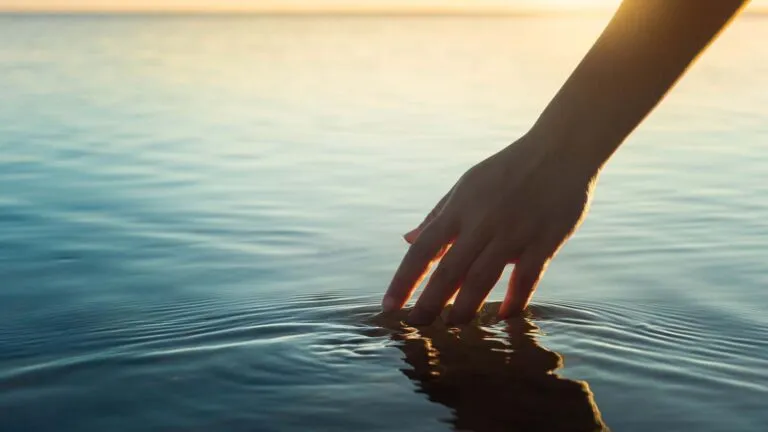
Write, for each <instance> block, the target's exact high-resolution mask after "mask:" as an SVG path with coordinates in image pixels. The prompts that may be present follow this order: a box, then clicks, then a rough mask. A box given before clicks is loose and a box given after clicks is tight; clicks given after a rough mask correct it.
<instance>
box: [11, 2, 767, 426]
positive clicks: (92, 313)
mask: <svg viewBox="0 0 768 432" xmlns="http://www.w3.org/2000/svg"><path fill="white" fill-rule="evenodd" d="M607 19H608V16H604V17H581V18H575V17H510V18H447V17H443V18H415V17H378V18H376V17H357V18H349V17H347V18H343V17H304V18H285V17H283V18H280V17H255V16H252V17H227V16H219V17H205V16H168V17H151V16H124V17H117V16H77V15H71V16H42V15H40V16H12V15H8V16H2V17H0V431H3V432H15V431H214V430H215V431H265V432H269V431H369V430H370V431H403V430H407V431H448V430H451V429H452V428H456V429H460V430H475V431H496V430H526V431H527V430H568V431H578V430H593V429H599V428H602V427H610V428H611V429H613V430H616V431H649V430H669V431H672V430H681V431H682V430H685V431H689V430H691V431H692V430H696V431H729V432H730V431H764V430H765V427H766V424H768V405H767V404H768V314H767V313H766V311H768V174H766V173H768V45H766V44H765V43H764V41H765V40H768V25H767V24H768V21H766V20H765V19H763V18H757V17H743V18H742V19H741V20H739V21H737V22H736V23H735V24H734V25H733V27H732V28H730V29H729V30H728V31H727V32H726V33H725V34H724V35H723V37H722V38H721V39H720V40H719V41H717V42H716V43H715V44H714V46H712V48H711V50H710V51H709V52H707V53H706V54H705V55H704V56H703V57H702V58H701V59H700V61H699V63H698V64H697V65H696V67H695V68H694V69H693V70H692V71H691V72H690V74H689V75H688V76H687V78H686V79H685V80H684V81H682V82H681V83H680V85H679V86H678V87H677V88H676V89H675V91H674V92H673V93H672V94H671V95H670V96H669V97H668V99H667V100H666V102H665V103H664V104H663V105H662V106H661V107H660V108H659V109H658V110H657V111H656V112H655V113H654V114H653V115H652V116H651V117H650V118H649V119H648V121H647V122H646V123H644V124H643V126H642V127H641V128H640V129H639V130H638V131H637V132H636V133H635V134H634V135H633V136H632V137H631V138H630V139H629V140H628V142H627V143H626V144H625V146H624V147H623V148H622V149H621V150H620V152H619V153H618V154H617V155H616V157H615V158H614V160H613V161H612V163H611V164H610V165H609V167H608V168H607V169H606V171H605V173H604V175H603V176H602V178H601V180H600V184H599V186H598V189H597V195H596V198H595V201H594V205H593V208H592V212H591V215H590V217H589V218H588V219H587V222H586V223H585V225H584V226H583V227H582V229H581V230H580V231H579V232H578V234H577V235H576V236H575V237H574V238H573V239H572V240H571V241H570V242H569V243H568V244H567V246H566V247H565V249H564V250H563V251H562V253H561V254H560V255H559V256H558V258H557V259H556V260H555V262H554V263H553V265H552V266H551V267H550V270H549V272H548V274H547V276H546V278H545V280H544V282H543V285H542V286H541V287H540V290H539V293H538V294H537V296H536V298H535V302H534V305H533V307H532V308H531V313H530V317H529V318H528V319H526V320H522V319H520V320H513V321H510V322H509V323H498V322H495V321H494V319H493V318H492V313H487V314H486V315H484V316H483V317H482V318H481V319H480V320H479V321H478V322H476V323H475V324H474V325H473V326H470V327H468V328H465V329H463V330H462V331H460V332H457V331H455V330H450V329H445V328H441V327H440V326H439V325H436V326H434V327H432V328H428V329H423V330H422V331H421V332H417V331H415V330H414V329H409V328H404V327H402V326H400V325H399V324H398V321H397V317H394V318H393V317H389V318H379V317H375V315H376V314H377V313H378V310H379V307H378V304H379V299H380V296H381V294H382V293H383V291H384V289H385V287H386V285H387V284H388V282H389V278H390V277H391V274H392V272H393V271H394V269H395V267H396V266H397V264H398V262H399V260H400V258H401V257H402V255H403V253H404V251H405V244H404V242H403V241H402V239H401V237H400V236H401V234H402V233H404V232H405V231H407V230H409V229H410V228H412V227H413V225H414V224H415V223H417V222H418V221H419V220H420V219H421V217H422V216H423V215H424V213H425V212H427V211H428V210H429V209H430V208H431V207H432V205H433V204H434V203H435V201H436V200H437V199H438V198H439V197H440V196H441V195H442V194H443V193H444V192H445V191H446V190H447V189H448V188H449V187H450V186H451V185H452V184H453V182H454V181H455V180H456V179H457V177H458V176H459V175H460V174H461V173H462V172H464V170H465V169H467V168H468V167H470V166H472V165H473V164H474V163H476V162H478V161H479V160H481V159H483V158H485V157H486V156H488V155H490V154H491V153H493V152H495V151H496V150H498V149H500V148H501V147H502V146H505V145H506V144H508V143H509V142H511V141H513V140H514V139H515V138H516V137H518V136H519V135H520V134H522V133H523V132H524V131H525V130H526V129H527V128H528V127H529V126H530V125H531V123H532V122H533V121H534V119H535V118H536V117H537V115H538V113H539V112H540V110H541V109H542V108H543V106H544V105H545V104H546V102H547V101H548V100H549V98H550V97H551V96H552V95H553V94H554V93H555V92H556V90H557V89H558V87H559V85H560V84H561V83H562V82H563V80H564V79H565V78H566V77H567V75H568V74H569V72H570V70H571V69H572V68H573V67H574V66H575V64H576V63H577V62H578V61H579V59H580V57H581V56H582V55H583V54H584V53H585V51H586V50H587V49H588V47H589V45H590V44H591V42H592V41H593V40H594V38H595V37H596V36H597V35H598V34H599V32H600V31H601V29H602V26H603V25H604V24H605V23H606V22H607ZM585 109H588V107H585ZM505 279H506V277H505ZM502 284H503V282H502V283H501V284H500V285H502ZM502 295H503V287H501V286H500V287H499V289H497V290H496V291H495V292H494V294H493V296H492V298H491V300H493V301H498V300H500V299H501V297H502ZM493 307H494V305H493V304H492V305H491V306H490V309H493ZM491 312H492V310H491Z"/></svg>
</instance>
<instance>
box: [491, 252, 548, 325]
mask: <svg viewBox="0 0 768 432" xmlns="http://www.w3.org/2000/svg"><path fill="white" fill-rule="evenodd" d="M551 257H552V254H551V253H549V252H548V250H547V249H543V248H535V247H531V248H529V249H527V250H526V251H525V252H523V254H522V255H521V256H520V260H519V261H518V262H517V263H516V264H515V269H514V270H513V271H512V276H511V277H510V279H509V285H508V286H507V295H506V297H505V298H504V301H503V302H502V303H501V307H500V308H499V318H501V319H506V318H509V316H511V315H513V314H517V313H520V312H522V311H523V310H525V308H526V306H528V302H530V300H531V297H533V292H534V291H535V290H536V285H538V283H539V280H541V276H542V275H543V274H544V271H545V270H546V269H547V266H548V265H549V261H550V259H551Z"/></svg>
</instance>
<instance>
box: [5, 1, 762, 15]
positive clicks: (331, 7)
mask: <svg viewBox="0 0 768 432" xmlns="http://www.w3.org/2000/svg"><path fill="white" fill-rule="evenodd" d="M619 1H620V0H0V10H21V11H34V10H42V11H52V10H58V11H73V10H93V11H106V10H109V11H115V10H122V11H125V10H131V11H227V10H248V11H276V12H313V11H352V12H356V11H361V12H365V11H406V12H407V11H432V10H435V11H467V12H471V11H485V10H487V11H498V10H508V11H526V10H553V9H554V10H568V9H585V8H588V9H594V8H600V9H602V8H605V9H611V8H613V7H615V6H616V5H617V4H618V3H619ZM765 8H768V0H753V2H752V4H751V6H750V9H752V10H756V9H760V10H762V9H765Z"/></svg>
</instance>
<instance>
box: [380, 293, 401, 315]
mask: <svg viewBox="0 0 768 432" xmlns="http://www.w3.org/2000/svg"><path fill="white" fill-rule="evenodd" d="M381 308H382V309H384V312H394V311H396V310H397V309H398V304H397V301H396V300H395V299H394V298H392V297H390V296H385V297H384V299H383V300H382V301H381Z"/></svg>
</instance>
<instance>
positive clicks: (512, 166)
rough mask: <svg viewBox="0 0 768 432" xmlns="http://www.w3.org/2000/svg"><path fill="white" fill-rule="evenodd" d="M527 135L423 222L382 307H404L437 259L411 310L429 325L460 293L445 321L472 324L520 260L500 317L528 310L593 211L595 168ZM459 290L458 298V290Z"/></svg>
mask: <svg viewBox="0 0 768 432" xmlns="http://www.w3.org/2000/svg"><path fill="white" fill-rule="evenodd" d="M555 147H556V146H554V145H552V144H551V143H549V142H547V140H546V139H544V138H533V137H530V136H525V137H523V138H521V139H520V140H518V141H517V142H515V143H514V144H512V145H510V146H509V147H506V148H505V149H503V150H502V151H500V152H499V153H496V154H495V155H493V156H491V157H490V158H488V159H486V160H484V161H482V162H480V163H479V164H477V165H475V166H474V167H472V168H471V169H469V170H468V171H467V172H466V173H465V174H464V175H463V176H462V177H461V178H460V179H459V181H458V182H457V183H456V185H454V187H453V188H452V189H451V190H450V191H449V192H448V194H447V195H445V197H443V199H442V200H440V202H439V203H438V204H437V206H436V207H435V208H434V210H432V212H430V213H429V215H428V216H427V217H426V219H425V220H424V221H423V222H422V223H421V224H420V225H419V226H418V227H417V228H416V229H414V230H412V231H411V232H409V233H407V234H406V235H405V239H406V241H408V243H410V244H411V246H410V248H409V249H408V252H407V253H406V255H405V257H404V258H403V260H402V262H401V263H400V267H399V268H398V269H397V272H396V273H395V275H394V278H393V279H392V282H391V284H390V286H389V289H388V290H387V293H386V295H385V296H384V300H383V302H382V305H383V307H384V310H385V311H393V310H397V309H400V308H402V306H403V305H404V304H405V302H407V301H408V299H409V298H410V297H411V294H412V293H413V291H414V290H415V288H416V287H417V286H418V285H419V282H420V281H421V279H422V278H423V277H424V276H425V274H426V273H427V272H428V271H429V268H430V266H431V264H432V263H434V262H436V261H438V260H440V264H439V265H438V267H437V269H436V270H435V272H434V273H433V274H432V276H431V278H430V280H429V282H428V283H427V286H426V288H425V289H424V291H423V293H422V294H421V296H420V297H419V299H418V301H417V302H416V305H415V307H414V308H413V310H412V311H411V313H410V314H409V316H408V321H409V322H410V323H411V324H414V325H426V324H429V323H431V322H432V321H433V320H434V319H435V318H436V317H437V315H439V314H440V312H441V311H442V310H443V307H444V306H445V305H446V304H447V303H448V302H449V301H450V300H451V298H453V297H454V296H456V297H455V302H454V307H453V309H452V310H451V311H450V313H449V315H448V321H449V322H450V323H454V324H462V323H466V322H469V321H470V320H471V319H472V318H473V317H474V315H475V313H476V312H477V310H478V309H479V308H480V307H481V306H482V304H483V302H484V300H485V298H486V297H487V295H488V293H489V292H490V290H491V289H492V288H493V286H494V285H495V284H496V282H498V280H499V278H501V274H502V272H503V271H504V268H505V267H506V265H507V264H515V268H514V270H513V272H512V276H511V279H510V281H509V285H508V288H507V294H506V298H505V299H504V301H503V303H502V306H501V309H500V311H499V317H500V318H506V317H508V316H509V315H511V314H513V313H518V312H520V311H522V310H524V309H525V307H526V306H527V304H528V302H529V301H530V299H531V296H532V295H533V292H534V290H535V288H536V285H537V284H538V282H539V280H540V278H541V276H542V274H543V273H544V271H545V269H546V267H547V265H548V264H549V262H550V260H551V259H552V258H553V257H554V256H555V254H556V253H557V251H558V250H559V249H560V247H561V246H562V245H563V243H564V242H565V241H566V240H567V239H568V238H569V237H570V236H571V234H573V232H574V231H575V229H576V228H577V227H578V226H579V224H580V222H581V221H582V219H583V217H584V216H585V215H586V211H587V208H588V206H589V202H590V197H591V192H592V189H593V185H594V183H595V180H596V178H597V173H598V169H596V168H594V167H593V166H591V165H589V164H583V163H580V162H577V161H576V159H577V158H570V157H566V156H565V154H567V152H562V151H558V150H556V149H555ZM457 292H458V294H456V293H457Z"/></svg>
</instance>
